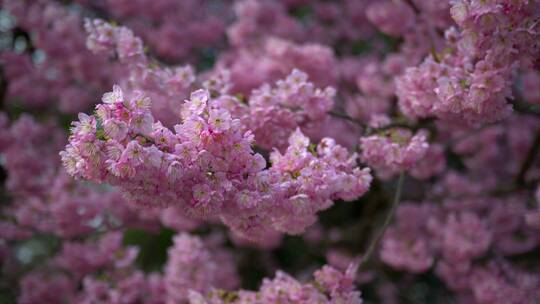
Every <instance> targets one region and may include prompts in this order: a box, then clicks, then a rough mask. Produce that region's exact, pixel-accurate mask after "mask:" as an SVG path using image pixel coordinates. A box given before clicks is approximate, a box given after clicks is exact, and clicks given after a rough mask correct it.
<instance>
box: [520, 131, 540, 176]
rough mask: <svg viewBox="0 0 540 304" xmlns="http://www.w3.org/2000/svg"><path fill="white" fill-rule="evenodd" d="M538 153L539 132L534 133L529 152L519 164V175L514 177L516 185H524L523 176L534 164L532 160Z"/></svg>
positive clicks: (539, 146) (539, 148)
mask: <svg viewBox="0 0 540 304" xmlns="http://www.w3.org/2000/svg"><path fill="white" fill-rule="evenodd" d="M538 151H540V132H538V133H536V136H535V137H534V141H533V143H532V145H531V147H530V149H529V152H528V153H527V156H526V157H525V160H523V163H522V164H521V168H520V169H519V173H518V175H517V176H516V185H518V186H523V185H524V184H525V176H526V174H527V171H528V170H529V168H530V167H531V166H532V164H533V163H534V159H535V158H536V156H537V155H538Z"/></svg>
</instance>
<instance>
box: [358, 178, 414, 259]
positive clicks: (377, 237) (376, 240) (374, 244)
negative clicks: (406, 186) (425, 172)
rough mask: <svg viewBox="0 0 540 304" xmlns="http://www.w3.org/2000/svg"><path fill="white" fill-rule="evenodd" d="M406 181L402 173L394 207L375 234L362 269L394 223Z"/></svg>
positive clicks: (364, 256) (395, 194)
mask: <svg viewBox="0 0 540 304" xmlns="http://www.w3.org/2000/svg"><path fill="white" fill-rule="evenodd" d="M404 179H405V173H404V172H401V173H400V174H399V178H398V183H397V188H396V192H395V193H394V201H393V202H392V206H391V207H390V210H388V213H387V214H386V218H385V219H384V222H383V224H382V226H381V228H379V231H377V233H376V234H375V236H374V237H373V239H372V240H371V242H370V244H369V246H368V248H367V250H366V253H364V255H363V256H362V259H361V260H360V266H359V268H361V267H362V265H364V264H365V263H366V262H367V261H369V259H370V258H371V255H373V251H374V250H375V248H377V245H378V244H379V241H380V240H381V238H382V236H383V235H384V232H385V231H386V228H388V226H389V225H390V222H391V221H392V218H393V217H394V213H395V212H396V209H397V206H398V205H399V201H400V200H401V190H402V189H403V180H404Z"/></svg>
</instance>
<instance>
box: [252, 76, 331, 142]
mask: <svg viewBox="0 0 540 304" xmlns="http://www.w3.org/2000/svg"><path fill="white" fill-rule="evenodd" d="M334 95H335V89H333V88H331V87H327V88H325V89H324V90H321V89H319V88H316V87H315V86H314V84H313V83H311V82H309V81H308V76H307V74H305V73H304V72H302V71H299V70H296V69H295V70H293V71H292V72H291V74H290V75H288V76H287V78H285V79H284V80H278V81H277V82H276V87H275V88H271V87H270V86H269V85H267V84H266V85H263V86H262V87H260V88H259V89H256V90H253V92H252V94H251V96H250V98H249V113H248V114H247V115H248V117H247V118H246V120H247V125H248V126H249V129H250V130H252V131H253V133H254V134H255V139H256V141H257V145H258V146H260V147H261V148H265V149H272V148H274V147H275V148H279V149H283V148H285V147H286V146H287V141H286V139H287V137H288V135H289V134H291V132H293V131H294V130H295V129H296V128H298V127H300V126H301V127H303V128H304V129H306V128H307V129H308V130H310V131H311V132H313V131H314V130H316V129H320V128H321V124H320V122H321V120H322V121H324V119H325V118H327V112H329V111H330V110H331V109H332V107H333V105H334V101H333V98H334Z"/></svg>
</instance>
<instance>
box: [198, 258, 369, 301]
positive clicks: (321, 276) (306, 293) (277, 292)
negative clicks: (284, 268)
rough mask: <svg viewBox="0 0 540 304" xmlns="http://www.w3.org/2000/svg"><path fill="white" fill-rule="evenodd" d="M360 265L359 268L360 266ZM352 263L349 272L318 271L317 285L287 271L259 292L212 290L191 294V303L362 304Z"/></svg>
mask: <svg viewBox="0 0 540 304" xmlns="http://www.w3.org/2000/svg"><path fill="white" fill-rule="evenodd" d="M356 266H357V265H356ZM356 266H355V264H351V265H350V266H349V267H348V268H347V270H346V271H345V272H341V271H339V270H336V269H335V268H333V267H331V266H328V265H325V266H324V267H322V268H321V269H319V270H317V271H315V273H314V278H315V281H314V282H313V283H301V282H298V281H297V280H296V279H294V278H293V277H291V276H290V275H288V274H286V273H284V272H281V271H279V272H277V273H276V276H275V278H274V279H273V280H270V279H265V280H264V281H263V283H262V285H261V287H260V289H259V291H257V292H253V291H245V290H240V291H238V292H230V291H229V292H227V291H222V290H211V291H210V292H208V293H207V294H206V295H204V294H201V293H200V292H196V291H193V290H192V291H190V293H189V301H190V302H189V303H190V304H199V303H201V304H225V303H238V304H239V303H256V304H258V303H261V304H262V303H299V304H304V303H305V304H307V303H349V304H360V303H362V299H361V298H360V292H358V291H357V290H355V288H354V277H355V272H356V270H357V267H356Z"/></svg>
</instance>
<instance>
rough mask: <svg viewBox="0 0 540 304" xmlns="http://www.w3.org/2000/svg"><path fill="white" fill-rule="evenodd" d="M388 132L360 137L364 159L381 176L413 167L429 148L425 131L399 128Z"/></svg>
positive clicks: (385, 176)
mask: <svg viewBox="0 0 540 304" xmlns="http://www.w3.org/2000/svg"><path fill="white" fill-rule="evenodd" d="M386 133H387V134H383V135H371V136H367V137H362V138H361V139H360V147H361V149H362V154H361V158H362V161H363V162H365V163H366V164H368V165H369V166H371V167H373V168H374V169H375V170H376V172H377V174H378V175H379V176H380V177H381V178H389V177H391V176H392V175H395V174H397V173H399V172H404V171H407V170H410V169H412V168H413V167H414V166H415V165H416V164H417V163H418V161H419V160H421V159H422V158H423V157H424V155H426V153H427V151H428V149H429V144H428V143H427V136H426V134H425V132H423V131H419V132H418V133H417V134H412V132H411V131H409V130H407V129H399V128H398V129H391V130H389V131H387V132H386Z"/></svg>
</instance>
